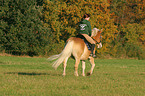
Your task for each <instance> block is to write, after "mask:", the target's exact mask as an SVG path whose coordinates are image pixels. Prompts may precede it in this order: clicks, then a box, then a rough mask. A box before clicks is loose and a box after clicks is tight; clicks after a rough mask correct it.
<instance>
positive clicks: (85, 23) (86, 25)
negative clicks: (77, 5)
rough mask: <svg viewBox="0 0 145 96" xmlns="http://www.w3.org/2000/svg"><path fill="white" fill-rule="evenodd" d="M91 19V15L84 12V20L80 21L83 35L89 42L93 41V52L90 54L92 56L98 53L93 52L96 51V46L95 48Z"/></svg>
mask: <svg viewBox="0 0 145 96" xmlns="http://www.w3.org/2000/svg"><path fill="white" fill-rule="evenodd" d="M89 19H90V15H89V14H84V16H83V20H82V21H81V22H80V23H79V33H80V34H81V35H83V36H84V37H85V38H86V40H87V41H88V42H90V43H91V54H90V56H92V57H96V55H95V54H93V53H94V48H95V41H94V40H93V39H92V38H91V33H92V30H91V24H90V22H89Z"/></svg>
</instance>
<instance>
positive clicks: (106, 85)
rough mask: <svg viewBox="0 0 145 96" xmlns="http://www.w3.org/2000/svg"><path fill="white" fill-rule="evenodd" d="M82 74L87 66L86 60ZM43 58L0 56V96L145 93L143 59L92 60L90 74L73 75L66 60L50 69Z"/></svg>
mask: <svg viewBox="0 0 145 96" xmlns="http://www.w3.org/2000/svg"><path fill="white" fill-rule="evenodd" d="M86 62H87V63H86V73H87V72H88V71H89V70H90V67H91V65H90V64H89V62H88V61H86ZM50 63H51V62H48V61H47V59H46V58H27V57H8V56H0V96H145V60H131V59H96V60H95V63H96V66H95V69H94V73H93V74H92V75H91V76H86V77H83V76H81V64H80V65H79V75H80V76H79V77H75V76H74V60H73V59H69V61H68V66H67V69H66V76H65V77H63V76H62V75H61V74H62V71H63V69H62V65H60V66H59V67H58V69H57V70H54V69H53V68H52V67H51V64H50Z"/></svg>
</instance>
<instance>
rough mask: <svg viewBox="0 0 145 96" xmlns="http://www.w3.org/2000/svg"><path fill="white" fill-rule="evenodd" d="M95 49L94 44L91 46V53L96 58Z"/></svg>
mask: <svg viewBox="0 0 145 96" xmlns="http://www.w3.org/2000/svg"><path fill="white" fill-rule="evenodd" d="M94 49H95V44H92V46H91V54H90V56H91V57H94V58H95V57H96V55H95V54H94Z"/></svg>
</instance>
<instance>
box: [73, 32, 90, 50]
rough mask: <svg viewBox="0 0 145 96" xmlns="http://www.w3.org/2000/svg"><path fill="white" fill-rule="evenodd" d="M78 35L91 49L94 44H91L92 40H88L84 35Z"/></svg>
mask: <svg viewBox="0 0 145 96" xmlns="http://www.w3.org/2000/svg"><path fill="white" fill-rule="evenodd" d="M76 37H77V38H81V39H82V40H84V42H85V44H86V46H87V47H88V50H91V45H92V44H91V43H90V42H88V41H87V40H86V38H85V37H84V36H83V35H81V34H79V35H77V36H76Z"/></svg>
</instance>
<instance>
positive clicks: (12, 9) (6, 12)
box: [0, 0, 51, 55]
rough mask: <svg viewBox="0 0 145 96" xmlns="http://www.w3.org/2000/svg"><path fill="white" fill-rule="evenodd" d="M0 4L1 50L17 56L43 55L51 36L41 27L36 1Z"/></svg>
mask: <svg viewBox="0 0 145 96" xmlns="http://www.w3.org/2000/svg"><path fill="white" fill-rule="evenodd" d="M37 1H39V0H37ZM0 4H1V8H0V10H1V11H0V14H1V15H0V37H1V38H0V45H1V50H4V51H5V52H7V53H12V54H19V55H20V54H26V55H39V54H45V51H46V50H45V47H46V46H47V45H48V44H49V43H50V42H49V41H50V40H51V36H50V31H49V30H48V28H47V27H44V26H43V22H42V20H41V18H42V12H41V11H42V7H41V6H39V5H38V4H39V3H37V2H36V0H2V1H1V3H0Z"/></svg>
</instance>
